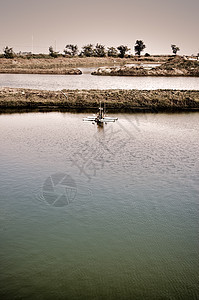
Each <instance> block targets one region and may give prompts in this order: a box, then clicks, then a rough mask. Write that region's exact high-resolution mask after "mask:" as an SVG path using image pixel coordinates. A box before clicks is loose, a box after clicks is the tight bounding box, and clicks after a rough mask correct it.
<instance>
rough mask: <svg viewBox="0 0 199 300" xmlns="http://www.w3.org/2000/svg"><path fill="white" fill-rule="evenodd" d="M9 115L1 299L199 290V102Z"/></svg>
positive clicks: (173, 295)
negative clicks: (95, 121) (154, 108)
mask: <svg viewBox="0 0 199 300" xmlns="http://www.w3.org/2000/svg"><path fill="white" fill-rule="evenodd" d="M85 116H86V115H85V114H70V113H44V114H42V113H29V114H13V115H0V153H1V156H0V205H1V217H0V221H1V249H0V256H1V278H0V279H1V280H0V297H1V299H199V290H198V283H199V282H198V278H199V276H198V275H199V269H198V267H199V264H198V262H199V259H198V200H199V185H198V178H199V161H198V157H199V130H198V128H199V113H190V114H137V115H133V114H132V115H128V114H122V115H117V116H118V118H119V120H118V121H117V122H116V123H113V124H107V125H106V126H104V127H103V128H99V127H97V126H96V125H92V124H91V123H83V122H82V118H83V117H85Z"/></svg>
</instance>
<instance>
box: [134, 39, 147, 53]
mask: <svg viewBox="0 0 199 300" xmlns="http://www.w3.org/2000/svg"><path fill="white" fill-rule="evenodd" d="M145 48H146V46H145V45H144V42H143V41H142V40H137V41H136V42H135V47H134V49H135V54H136V55H139V56H140V54H141V52H142V51H143V50H144V49H145Z"/></svg>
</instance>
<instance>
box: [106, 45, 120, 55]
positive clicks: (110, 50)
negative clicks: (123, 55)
mask: <svg viewBox="0 0 199 300" xmlns="http://www.w3.org/2000/svg"><path fill="white" fill-rule="evenodd" d="M108 56H109V57H117V56H118V51H117V49H116V48H114V47H108Z"/></svg>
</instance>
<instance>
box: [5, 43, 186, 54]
mask: <svg viewBox="0 0 199 300" xmlns="http://www.w3.org/2000/svg"><path fill="white" fill-rule="evenodd" d="M145 48H146V45H145V44H144V42H143V41H142V40H136V42H135V46H134V51H135V55H138V56H140V55H141V53H142V52H143V51H144V49H145ZM171 49H172V52H173V54H174V55H176V54H177V52H178V51H179V50H180V48H179V47H177V46H176V45H171ZM129 50H131V49H130V48H128V46H125V45H120V46H118V47H116V48H115V47H108V48H107V49H106V47H105V46H104V45H102V44H99V43H97V44H96V45H95V46H94V45H93V44H87V45H85V46H83V47H82V50H81V51H79V49H78V46H77V45H72V44H68V45H66V46H65V48H64V50H63V53H64V56H66V57H75V56H80V57H106V56H108V57H120V58H124V57H126V56H127V55H128V54H127V53H128V51H129ZM59 55H60V54H59V52H57V51H55V50H54V49H53V47H52V46H50V47H49V56H50V57H54V58H56V57H58V56H59ZM3 56H4V57H5V58H14V56H15V53H14V51H13V48H10V47H8V46H6V47H5V48H4V53H3ZM145 56H150V54H149V53H145Z"/></svg>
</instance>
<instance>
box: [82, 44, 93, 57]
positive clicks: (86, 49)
mask: <svg viewBox="0 0 199 300" xmlns="http://www.w3.org/2000/svg"><path fill="white" fill-rule="evenodd" d="M82 49H83V51H82V53H81V54H82V55H84V56H87V57H90V56H93V55H94V49H93V45H92V44H88V45H85V46H83V47H82Z"/></svg>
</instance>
